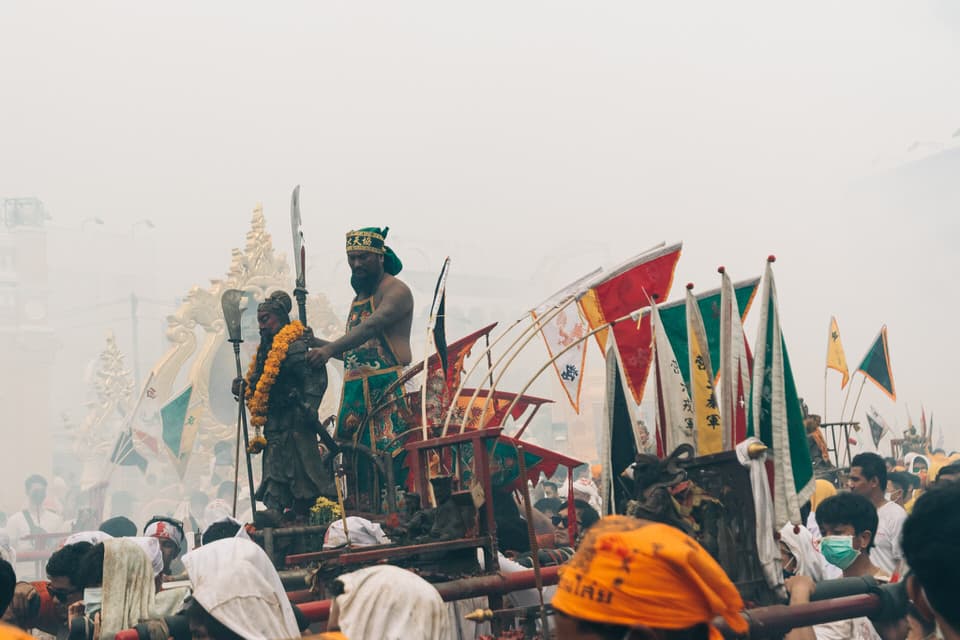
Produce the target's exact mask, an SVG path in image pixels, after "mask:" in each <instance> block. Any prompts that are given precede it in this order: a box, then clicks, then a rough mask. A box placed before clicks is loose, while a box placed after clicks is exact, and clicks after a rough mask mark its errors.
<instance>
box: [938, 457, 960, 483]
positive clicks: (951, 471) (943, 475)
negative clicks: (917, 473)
mask: <svg viewBox="0 0 960 640" xmlns="http://www.w3.org/2000/svg"><path fill="white" fill-rule="evenodd" d="M957 480H960V462H951V463H950V464H948V465H947V466H945V467H940V470H939V471H937V478H936V480H935V483H934V484H942V483H946V482H956V481H957Z"/></svg>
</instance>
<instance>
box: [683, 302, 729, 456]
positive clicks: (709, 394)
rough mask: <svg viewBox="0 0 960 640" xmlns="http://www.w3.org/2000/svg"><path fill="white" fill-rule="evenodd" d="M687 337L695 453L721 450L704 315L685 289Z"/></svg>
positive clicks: (721, 440)
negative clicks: (695, 440) (694, 427)
mask: <svg viewBox="0 0 960 640" xmlns="http://www.w3.org/2000/svg"><path fill="white" fill-rule="evenodd" d="M686 311H687V340H688V346H689V350H690V400H691V402H693V413H694V419H695V422H696V434H697V455H698V456H706V455H710V454H711V453H720V452H721V451H723V425H722V423H721V421H720V405H719V402H718V400H717V393H716V389H714V388H713V382H714V377H713V367H712V366H711V363H710V347H709V345H708V344H707V332H706V330H705V329H704V327H703V316H702V315H701V314H700V306H699V305H698V304H697V299H696V298H695V297H694V296H693V293H691V291H690V289H689V285H688V289H687V309H686Z"/></svg>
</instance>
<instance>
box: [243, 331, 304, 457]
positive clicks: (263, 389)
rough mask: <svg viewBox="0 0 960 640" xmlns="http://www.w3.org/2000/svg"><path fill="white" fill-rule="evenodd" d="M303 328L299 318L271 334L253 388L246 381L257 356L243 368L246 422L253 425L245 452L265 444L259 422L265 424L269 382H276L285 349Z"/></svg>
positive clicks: (254, 369)
mask: <svg viewBox="0 0 960 640" xmlns="http://www.w3.org/2000/svg"><path fill="white" fill-rule="evenodd" d="M303 332H304V327H303V324H302V323H301V322H300V321H299V320H294V321H293V322H291V323H290V324H288V325H287V326H285V327H284V328H283V329H281V330H280V331H279V332H278V333H277V335H275V336H274V337H273V344H272V345H271V347H270V353H268V354H267V359H266V360H265V361H264V363H263V372H262V373H261V374H260V378H258V379H257V385H256V388H254V387H253V385H252V384H250V380H251V379H252V378H253V374H254V373H256V370H257V356H256V355H254V356H253V360H252V361H251V362H250V370H249V371H247V392H246V400H247V408H248V409H250V424H252V425H253V429H254V435H253V438H251V439H250V444H249V445H248V446H247V451H249V452H250V453H260V452H261V451H263V449H264V448H265V447H266V446H267V439H266V438H264V437H263V425H265V424H266V423H267V408H268V407H269V405H270V390H271V389H272V388H273V383H274V382H276V381H277V376H278V375H279V374H280V365H281V364H283V361H284V360H285V359H286V357H287V349H289V348H290V345H291V344H292V343H293V342H295V341H297V340H299V339H300V337H301V336H303Z"/></svg>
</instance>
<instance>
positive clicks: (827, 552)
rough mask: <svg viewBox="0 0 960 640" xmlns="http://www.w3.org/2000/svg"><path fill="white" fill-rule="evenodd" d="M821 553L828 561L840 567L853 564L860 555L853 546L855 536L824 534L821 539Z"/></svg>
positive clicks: (843, 567)
mask: <svg viewBox="0 0 960 640" xmlns="http://www.w3.org/2000/svg"><path fill="white" fill-rule="evenodd" d="M820 553H822V554H823V557H824V558H826V559H827V562H829V563H830V564H832V565H833V566H835V567H839V568H840V569H846V568H847V567H849V566H850V565H852V564H853V563H854V561H855V560H856V559H857V557H858V556H859V555H860V552H859V551H857V550H856V549H854V548H853V536H824V537H823V539H822V540H821V541H820Z"/></svg>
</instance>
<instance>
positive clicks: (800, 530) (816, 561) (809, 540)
mask: <svg viewBox="0 0 960 640" xmlns="http://www.w3.org/2000/svg"><path fill="white" fill-rule="evenodd" d="M780 541H781V542H783V543H784V544H785V545H787V548H788V549H790V553H792V554H793V557H794V558H796V559H797V575H801V576H809V577H811V578H813V580H814V582H820V581H821V580H823V574H822V572H821V568H822V565H821V562H820V558H819V557H818V555H819V552H818V551H817V549H816V547H815V546H814V544H813V535H812V534H811V533H810V530H809V529H807V528H806V527H801V526H797V525H793V524H791V523H789V522H788V523H787V524H785V525H783V528H782V529H780Z"/></svg>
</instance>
